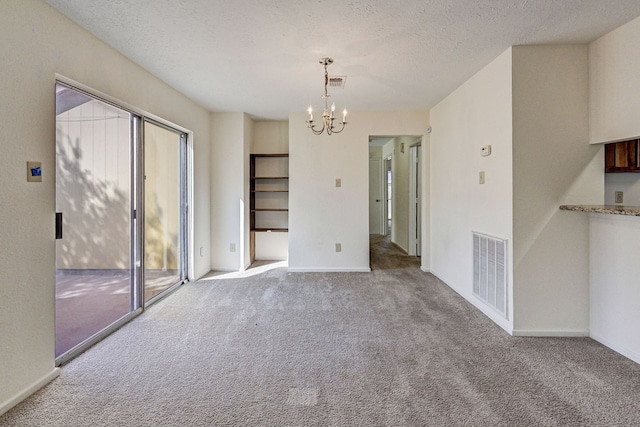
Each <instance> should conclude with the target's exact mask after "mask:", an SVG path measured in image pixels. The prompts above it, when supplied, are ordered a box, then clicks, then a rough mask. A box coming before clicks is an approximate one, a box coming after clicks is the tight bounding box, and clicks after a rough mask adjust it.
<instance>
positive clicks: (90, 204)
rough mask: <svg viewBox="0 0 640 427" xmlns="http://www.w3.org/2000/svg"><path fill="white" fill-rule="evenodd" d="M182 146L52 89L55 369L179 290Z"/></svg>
mask: <svg viewBox="0 0 640 427" xmlns="http://www.w3.org/2000/svg"><path fill="white" fill-rule="evenodd" d="M169 136H170V137H169ZM186 146H187V145H186V134H184V133H183V132H180V131H177V130H175V129H172V128H169V127H167V126H164V125H161V124H159V123H156V122H152V121H149V120H145V118H144V117H143V116H141V115H139V114H136V113H134V112H132V111H129V110H127V109H124V108H122V107H120V106H118V105H116V104H114V103H111V102H108V101H105V100H103V99H100V98H98V97H95V96H93V95H92V94H90V93H89V92H86V91H82V90H79V89H77V88H74V87H72V86H69V85H67V84H64V83H61V82H58V83H56V275H55V277H56V289H55V301H56V354H55V355H56V363H57V364H61V363H64V362H65V361H66V360H69V359H71V358H73V357H74V356H75V355H77V354H79V353H80V352H81V351H83V350H84V349H86V348H87V347H88V346H90V345H92V344H93V343H95V342H96V341H98V340H100V339H102V338H103V337H104V336H105V335H107V334H108V333H110V332H112V331H113V330H115V329H116V328H117V327H119V326H120V325H121V324H123V323H125V322H126V321H128V320H130V319H131V318H133V317H134V316H135V315H137V314H138V313H139V312H141V311H142V309H143V307H144V305H145V303H149V302H152V301H153V300H155V299H157V298H159V297H161V296H162V295H163V293H166V292H167V290H168V289H170V288H172V287H173V286H175V285H178V284H181V283H182V282H183V281H184V280H185V278H186V262H185V260H186V255H187V254H186V230H187V225H186V195H187V192H186V188H187V170H186V155H187V150H186ZM144 173H146V176H147V178H148V179H147V180H144V179H143V178H144V176H143V174H144Z"/></svg>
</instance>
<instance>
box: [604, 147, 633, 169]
mask: <svg viewBox="0 0 640 427" xmlns="http://www.w3.org/2000/svg"><path fill="white" fill-rule="evenodd" d="M604 171H605V172H606V173H616V172H637V173H640V140H638V139H632V140H629V141H622V142H615V143H611V144H605V152H604Z"/></svg>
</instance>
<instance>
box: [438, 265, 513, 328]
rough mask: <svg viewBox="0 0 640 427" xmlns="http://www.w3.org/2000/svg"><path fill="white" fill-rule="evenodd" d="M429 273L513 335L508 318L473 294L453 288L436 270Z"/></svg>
mask: <svg viewBox="0 0 640 427" xmlns="http://www.w3.org/2000/svg"><path fill="white" fill-rule="evenodd" d="M430 273H431V274H433V275H434V276H436V278H437V279H438V280H440V281H441V282H442V283H444V284H445V285H447V286H448V287H449V288H451V290H452V291H454V292H455V293H457V294H458V295H460V296H461V297H462V298H464V300H465V301H467V302H468V303H469V304H471V305H472V306H474V307H475V308H477V309H478V310H480V311H481V312H482V314H484V315H485V316H487V317H488V318H489V319H490V320H491V321H492V322H493V323H495V324H496V325H498V326H499V327H500V328H502V329H504V331H505V332H506V333H508V334H509V335H513V326H512V324H511V322H510V321H509V320H507V319H505V318H504V317H502V316H501V315H500V314H498V312H496V311H495V310H493V309H492V308H490V307H489V306H488V305H486V304H484V303H483V302H482V301H480V300H479V299H477V298H475V297H474V296H473V295H468V296H467V295H465V294H464V293H463V292H462V291H461V290H459V289H456V288H454V287H453V286H451V285H450V284H448V283H447V282H445V281H444V280H442V279H441V278H440V277H439V276H438V273H437V272H435V273H434V272H433V271H430Z"/></svg>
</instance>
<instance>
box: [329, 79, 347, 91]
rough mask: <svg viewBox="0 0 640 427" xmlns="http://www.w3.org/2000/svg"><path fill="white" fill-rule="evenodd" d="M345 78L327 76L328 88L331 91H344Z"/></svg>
mask: <svg viewBox="0 0 640 427" xmlns="http://www.w3.org/2000/svg"><path fill="white" fill-rule="evenodd" d="M346 82H347V76H329V87H330V88H331V89H344V84H345V83H346Z"/></svg>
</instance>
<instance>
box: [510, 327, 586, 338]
mask: <svg viewBox="0 0 640 427" xmlns="http://www.w3.org/2000/svg"><path fill="white" fill-rule="evenodd" d="M513 336H514V337H588V336H589V331H587V330H584V329H559V330H547V329H514V330H513Z"/></svg>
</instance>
